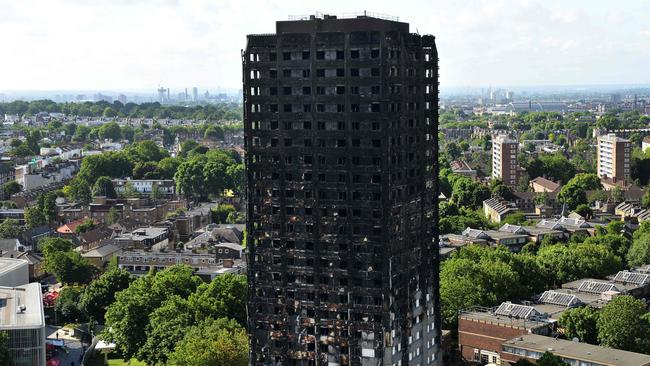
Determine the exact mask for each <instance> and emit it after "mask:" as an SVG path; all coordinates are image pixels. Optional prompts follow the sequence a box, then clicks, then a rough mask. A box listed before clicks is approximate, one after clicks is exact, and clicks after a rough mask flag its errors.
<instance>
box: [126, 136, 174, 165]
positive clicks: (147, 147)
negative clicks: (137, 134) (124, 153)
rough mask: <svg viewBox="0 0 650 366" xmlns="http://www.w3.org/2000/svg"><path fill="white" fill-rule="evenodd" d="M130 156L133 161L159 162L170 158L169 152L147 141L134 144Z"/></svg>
mask: <svg viewBox="0 0 650 366" xmlns="http://www.w3.org/2000/svg"><path fill="white" fill-rule="evenodd" d="M128 154H129V156H130V157H131V159H132V160H133V161H139V162H147V161H151V162H158V161H160V160H162V159H164V158H167V157H169V153H168V152H167V150H165V149H162V148H160V147H159V146H158V145H157V144H156V143H155V142H154V141H152V140H145V141H140V142H138V143H136V144H133V145H132V146H131V147H129V149H128Z"/></svg>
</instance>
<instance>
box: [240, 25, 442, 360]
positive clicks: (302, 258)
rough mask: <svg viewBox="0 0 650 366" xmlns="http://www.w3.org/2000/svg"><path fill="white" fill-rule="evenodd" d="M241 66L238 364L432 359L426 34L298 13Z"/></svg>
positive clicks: (433, 249) (433, 139)
mask: <svg viewBox="0 0 650 366" xmlns="http://www.w3.org/2000/svg"><path fill="white" fill-rule="evenodd" d="M242 61H243V72H244V125H245V132H246V137H245V143H246V166H247V179H248V182H249V184H248V190H247V199H248V206H247V210H248V211H247V214H248V222H247V232H248V253H247V255H248V268H249V270H248V276H249V280H248V281H249V302H248V331H249V334H250V342H251V364H253V365H267V364H268V365H373V366H374V365H435V364H439V363H440V362H439V360H438V357H437V352H438V348H439V339H440V331H439V327H440V319H439V315H438V314H439V311H438V308H439V302H438V249H437V248H438V246H437V227H436V223H437V220H438V217H437V215H438V212H437V207H438V205H437V197H438V193H437V192H438V190H439V189H438V182H437V179H436V177H437V176H438V167H437V163H436V162H437V159H438V151H437V146H438V137H437V136H438V135H437V127H438V123H437V121H438V109H437V108H438V55H437V51H436V46H435V39H434V37H433V36H428V35H425V36H421V35H419V34H413V33H410V32H409V25H408V24H407V23H400V22H397V21H392V20H385V19H380V18H376V17H371V16H367V15H363V16H359V17H355V18H349V19H341V18H336V17H333V16H327V15H326V16H323V17H314V16H312V17H310V18H306V19H303V20H294V21H280V22H277V24H276V34H265V35H249V36H248V43H247V47H246V50H245V51H244V52H243V53H242Z"/></svg>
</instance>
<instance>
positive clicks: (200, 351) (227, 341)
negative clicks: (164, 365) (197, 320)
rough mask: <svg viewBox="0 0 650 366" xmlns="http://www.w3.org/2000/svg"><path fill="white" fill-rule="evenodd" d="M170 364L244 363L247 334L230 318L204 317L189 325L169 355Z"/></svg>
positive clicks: (220, 365)
mask: <svg viewBox="0 0 650 366" xmlns="http://www.w3.org/2000/svg"><path fill="white" fill-rule="evenodd" d="M169 365H171V366H204V365H212V366H246V365H248V337H247V335H246V331H245V330H244V329H243V328H242V327H241V326H239V325H238V324H237V323H235V322H233V321H228V320H226V319H217V320H208V321H206V322H203V323H201V324H199V325H197V326H195V327H192V328H190V329H189V331H188V332H187V334H186V335H185V337H184V338H183V339H182V340H181V341H180V343H179V344H178V345H177V346H176V348H175V350H174V352H172V353H171V354H170V355H169Z"/></svg>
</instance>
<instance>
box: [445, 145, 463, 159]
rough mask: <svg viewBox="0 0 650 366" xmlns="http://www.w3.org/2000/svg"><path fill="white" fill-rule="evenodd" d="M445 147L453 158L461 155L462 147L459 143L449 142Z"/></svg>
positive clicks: (448, 154)
mask: <svg viewBox="0 0 650 366" xmlns="http://www.w3.org/2000/svg"><path fill="white" fill-rule="evenodd" d="M445 149H446V152H447V156H449V158H450V159H451V160H456V159H458V158H459V157H460V154H461V151H460V147H458V145H457V144H456V143H455V142H449V143H447V145H446V146H445Z"/></svg>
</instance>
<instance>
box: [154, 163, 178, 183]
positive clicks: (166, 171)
mask: <svg viewBox="0 0 650 366" xmlns="http://www.w3.org/2000/svg"><path fill="white" fill-rule="evenodd" d="M181 162H182V161H181V158H164V159H162V160H160V161H159V162H158V166H157V169H156V170H157V172H158V177H159V178H160V179H173V178H174V174H176V170H177V169H178V166H179V165H180V164H181Z"/></svg>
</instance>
